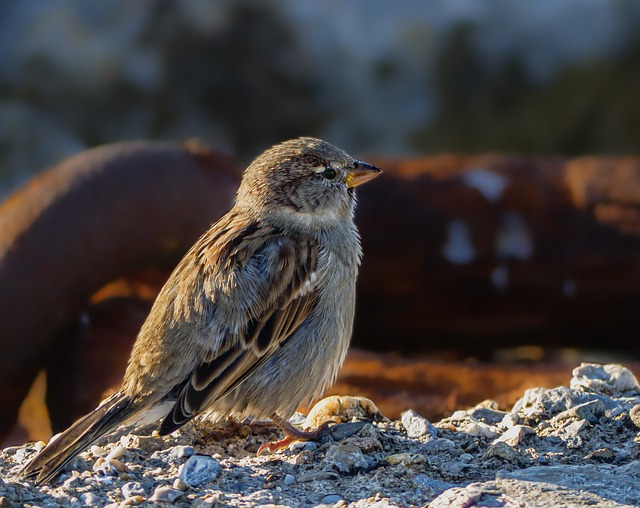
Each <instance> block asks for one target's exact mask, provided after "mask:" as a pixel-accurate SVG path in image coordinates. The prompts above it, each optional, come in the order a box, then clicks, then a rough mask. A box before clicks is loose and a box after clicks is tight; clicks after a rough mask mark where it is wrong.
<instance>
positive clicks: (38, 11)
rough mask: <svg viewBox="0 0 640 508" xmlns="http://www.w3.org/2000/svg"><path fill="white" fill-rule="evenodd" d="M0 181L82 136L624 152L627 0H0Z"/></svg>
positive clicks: (229, 144)
mask: <svg viewBox="0 0 640 508" xmlns="http://www.w3.org/2000/svg"><path fill="white" fill-rule="evenodd" d="M0 47H2V48H3V51H2V52H1V54H0V119H1V120H0V192H1V193H2V195H6V193H7V192H8V191H9V190H10V189H12V188H14V187H15V186H16V185H18V184H19V183H21V182H23V181H24V180H25V179H26V178H27V177H28V175H30V174H33V173H34V172H36V171H38V170H40V169H42V168H44V167H45V166H47V165H50V164H53V163H55V162H58V161H59V160H61V159H62V158H64V157H67V156H69V155H71V154H73V153H76V152H78V151H80V150H82V149H84V148H88V147H93V146H96V145H99V144H103V143H109V142H114V141H122V140H126V139H168V140H184V139H186V138H189V137H191V136H198V137H200V138H202V139H204V140H206V141H207V142H208V143H211V144H213V145H216V146H219V147H222V148H224V149H226V150H230V151H231V152H232V153H234V154H236V155H237V156H238V157H239V158H240V159H241V160H242V161H246V160H249V159H250V158H252V157H253V156H255V155H256V154H257V153H258V152H260V151H262V149H264V148H265V147H266V146H268V145H270V144H273V143H275V142H278V141H280V140H282V139H285V138H289V137H293V136H298V135H301V134H309V135H317V136H320V137H322V138H326V139H328V140H330V141H331V142H333V143H334V144H337V145H339V146H344V147H346V148H348V149H349V150H350V151H351V152H353V153H359V154H373V155H386V156H390V155H402V156H408V155H418V154H425V153H438V152H442V151H454V152H474V153H477V152H486V151H510V152H519V153H535V154H565V155H576V154H585V153H599V154H629V153H635V152H636V151H637V143H638V139H639V131H640V101H639V100H638V84H639V82H640V4H638V2H636V1H634V0H612V1H608V2H603V1H600V0H539V1H536V2H527V1H513V0H494V1H480V2H479V1H476V0H453V1H452V0H434V1H430V2H424V1H422V0H405V1H403V2H396V3H390V2H387V1H384V0H354V1H351V2H339V1H332V0H325V1H319V2H315V1H305V0H303V1H299V0H277V1H269V2H260V1H247V0H233V1H231V0H219V1H216V2H203V1H199V0H184V1H168V0H165V1H151V0H140V1H137V2H128V1H126V0H113V1H110V2H83V1H82V0H60V1H58V2H47V1H46V0H21V1H20V2H2V3H1V4H0Z"/></svg>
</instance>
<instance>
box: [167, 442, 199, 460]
mask: <svg viewBox="0 0 640 508" xmlns="http://www.w3.org/2000/svg"><path fill="white" fill-rule="evenodd" d="M195 454H196V449H195V448H194V447H193V446H184V445H179V446H174V447H172V448H171V450H169V457H171V458H174V459H182V458H188V457H192V456H193V455H195Z"/></svg>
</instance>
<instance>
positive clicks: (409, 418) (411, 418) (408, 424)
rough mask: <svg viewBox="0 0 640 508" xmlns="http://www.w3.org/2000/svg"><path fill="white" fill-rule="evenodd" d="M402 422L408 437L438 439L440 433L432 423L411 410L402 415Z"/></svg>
mask: <svg viewBox="0 0 640 508" xmlns="http://www.w3.org/2000/svg"><path fill="white" fill-rule="evenodd" d="M401 421H402V425H403V427H404V428H405V429H406V431H407V435H408V436H409V437H411V438H417V437H423V436H428V437H430V438H436V437H438V431H437V429H436V428H435V427H434V426H433V425H432V424H431V422H429V420H427V419H426V418H424V417H423V416H420V415H419V414H418V413H416V412H415V411H412V410H409V411H405V412H404V413H402V415H401Z"/></svg>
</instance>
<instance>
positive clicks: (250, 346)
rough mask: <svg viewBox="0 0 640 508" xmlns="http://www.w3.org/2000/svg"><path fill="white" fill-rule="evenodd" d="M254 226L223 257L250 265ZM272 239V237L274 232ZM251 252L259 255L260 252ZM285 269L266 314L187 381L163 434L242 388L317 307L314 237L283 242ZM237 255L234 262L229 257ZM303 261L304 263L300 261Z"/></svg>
mask: <svg viewBox="0 0 640 508" xmlns="http://www.w3.org/2000/svg"><path fill="white" fill-rule="evenodd" d="M255 232H256V231H255V229H254V230H251V229H250V230H248V236H250V237H251V240H252V242H249V241H248V239H247V237H244V238H241V239H238V240H237V241H235V242H234V241H229V239H227V241H226V242H225V243H226V245H227V252H225V253H219V255H221V256H223V257H224V258H225V259H224V261H225V262H226V263H227V268H228V269H230V268H231V266H233V265H229V263H232V264H233V263H235V264H236V266H237V265H238V264H240V265H245V264H246V262H247V261H248V253H247V246H248V245H251V244H253V245H255V243H256V237H255V236H254V234H255ZM270 239H271V241H272V239H273V236H270ZM251 254H253V255H256V252H255V251H254V252H252V253H251ZM278 255H279V263H280V265H281V268H282V269H281V270H280V272H279V273H278V277H277V279H278V280H274V284H273V288H272V289H274V290H275V289H279V293H278V294H277V297H276V298H273V299H272V302H271V305H270V306H267V307H266V308H265V310H264V311H263V312H262V314H261V315H260V316H258V317H256V318H254V319H252V320H250V321H249V323H248V324H247V329H246V330H245V331H244V333H243V334H242V336H241V337H239V338H238V340H235V341H233V342H232V343H233V344H234V345H233V346H232V347H230V348H228V349H227V350H226V351H223V352H222V353H221V354H219V355H218V356H216V358H213V359H212V360H210V361H208V362H205V363H202V364H200V365H198V366H197V367H196V368H195V369H194V370H193V371H192V373H191V375H190V377H189V380H188V381H187V382H186V383H185V384H184V386H183V388H182V390H181V392H180V394H179V396H178V399H177V400H176V403H175V404H174V406H173V408H172V410H171V411H170V412H169V414H168V415H167V416H166V417H165V419H164V420H163V422H162V424H161V426H160V433H161V434H168V433H170V432H173V431H174V430H175V429H177V428H178V427H180V426H181V425H183V424H184V423H186V422H187V421H189V420H190V419H191V418H193V417H194V416H195V415H196V414H197V413H198V411H200V409H202V407H203V405H204V404H205V402H209V403H211V402H214V401H215V400H218V399H220V398H221V397H223V396H225V395H226V394H227V393H229V392H230V391H232V390H233V389H234V388H235V387H237V386H238V385H239V384H240V383H241V382H242V381H244V380H245V379H246V378H247V377H248V376H249V375H250V374H251V373H252V372H254V371H255V370H256V369H257V368H258V367H259V366H260V365H262V364H263V363H264V362H265V361H266V360H267V359H268V358H269V357H270V355H271V354H272V353H273V352H274V351H275V350H276V349H277V348H278V347H279V346H280V345H281V344H282V343H283V342H284V341H286V340H287V339H288V338H289V337H290V336H291V335H292V334H293V333H294V332H295V330H297V329H298V327H299V326H300V325H301V324H302V323H303V322H304V321H305V319H307V317H308V316H309V314H310V313H311V310H312V309H313V307H314V305H315V302H316V299H317V293H316V292H315V291H313V289H312V288H311V287H307V285H309V286H310V285H311V282H312V279H313V272H314V270H315V268H316V262H317V246H316V244H315V242H313V241H310V240H306V241H300V240H299V239H298V240H297V241H293V240H291V239H289V240H287V241H283V242H282V244H281V246H280V250H279V251H278ZM232 258H235V261H233V260H230V259H232ZM301 260H302V262H301Z"/></svg>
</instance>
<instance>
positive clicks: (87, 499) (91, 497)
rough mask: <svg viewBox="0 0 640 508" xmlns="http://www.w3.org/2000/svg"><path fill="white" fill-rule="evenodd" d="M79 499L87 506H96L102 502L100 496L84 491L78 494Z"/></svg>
mask: <svg viewBox="0 0 640 508" xmlns="http://www.w3.org/2000/svg"><path fill="white" fill-rule="evenodd" d="M79 499H80V501H82V502H83V503H84V504H86V505H87V506H98V504H100V503H101V502H102V500H101V499H100V497H98V496H96V495H95V494H94V493H93V492H84V493H82V494H80V498H79Z"/></svg>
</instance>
